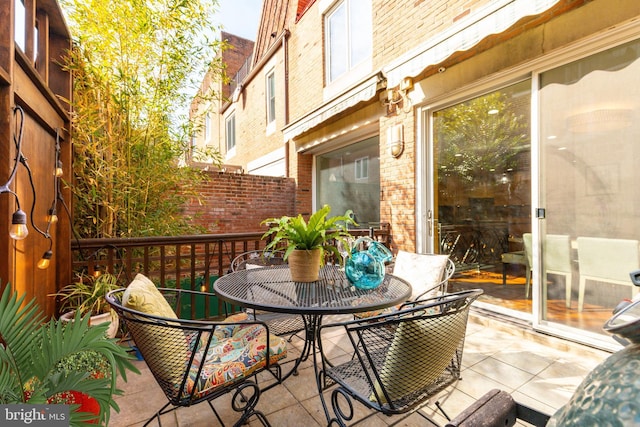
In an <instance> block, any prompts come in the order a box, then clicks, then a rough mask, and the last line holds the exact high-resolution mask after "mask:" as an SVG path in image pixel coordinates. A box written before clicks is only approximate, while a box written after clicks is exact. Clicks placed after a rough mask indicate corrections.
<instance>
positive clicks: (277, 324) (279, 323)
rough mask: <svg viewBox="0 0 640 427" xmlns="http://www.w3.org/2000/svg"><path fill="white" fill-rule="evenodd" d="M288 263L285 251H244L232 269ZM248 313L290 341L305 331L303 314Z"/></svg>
mask: <svg viewBox="0 0 640 427" xmlns="http://www.w3.org/2000/svg"><path fill="white" fill-rule="evenodd" d="M282 264H286V261H284V252H283V251H271V252H264V251H262V250H255V251H248V252H244V253H242V254H240V255H238V256H237V257H235V258H234V259H233V261H232V262H231V271H238V270H247V269H251V268H260V267H269V266H272V265H282ZM247 313H248V314H249V315H250V316H251V317H252V318H255V319H258V320H261V321H263V322H265V323H266V324H267V325H269V330H270V331H271V333H273V334H274V335H279V336H288V337H289V338H288V339H289V341H291V339H292V338H293V337H294V336H295V335H296V334H297V333H299V332H301V331H304V330H305V329H306V327H305V319H304V317H303V316H298V315H294V314H284V313H271V312H266V311H257V310H253V309H247Z"/></svg>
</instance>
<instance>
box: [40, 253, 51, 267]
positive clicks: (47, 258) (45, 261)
mask: <svg viewBox="0 0 640 427" xmlns="http://www.w3.org/2000/svg"><path fill="white" fill-rule="evenodd" d="M52 256H53V252H51V251H46V252H45V253H44V254H43V255H42V258H40V261H38V268H39V269H40V270H45V269H46V268H48V267H49V264H50V263H51V257H52Z"/></svg>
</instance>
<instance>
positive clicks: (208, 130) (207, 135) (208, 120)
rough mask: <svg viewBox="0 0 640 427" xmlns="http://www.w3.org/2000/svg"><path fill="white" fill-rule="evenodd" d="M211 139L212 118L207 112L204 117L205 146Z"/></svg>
mask: <svg viewBox="0 0 640 427" xmlns="http://www.w3.org/2000/svg"><path fill="white" fill-rule="evenodd" d="M209 138H211V116H210V115H209V112H207V113H206V114H205V116H204V142H205V144H206V143H207V142H209Z"/></svg>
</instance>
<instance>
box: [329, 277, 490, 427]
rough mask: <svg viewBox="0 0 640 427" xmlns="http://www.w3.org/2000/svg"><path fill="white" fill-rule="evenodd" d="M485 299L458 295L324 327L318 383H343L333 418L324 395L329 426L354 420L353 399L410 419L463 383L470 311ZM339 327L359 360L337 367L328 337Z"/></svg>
mask: <svg viewBox="0 0 640 427" xmlns="http://www.w3.org/2000/svg"><path fill="white" fill-rule="evenodd" d="M481 294H482V290H479V289H476V290H470V291H462V292H456V293H451V294H446V295H443V296H438V297H434V298H430V299H426V300H420V301H415V302H409V303H406V304H404V305H403V306H401V308H400V310H399V311H397V312H393V313H390V314H383V315H380V316H375V317H370V318H366V319H360V320H351V321H347V322H340V323H333V324H326V325H322V326H321V327H320V330H319V334H318V336H319V338H318V343H319V348H320V353H321V355H322V366H321V370H320V372H319V374H318V383H319V384H320V385H322V386H329V387H330V386H332V385H334V384H337V387H335V388H334V389H333V390H332V392H331V407H332V411H333V415H331V414H330V413H329V411H328V406H327V404H326V402H325V400H324V396H323V394H322V393H321V395H320V396H321V399H322V404H323V407H324V409H325V411H326V414H327V418H330V422H329V424H330V425H332V424H336V425H339V426H346V422H347V421H351V420H352V418H353V415H354V408H353V402H352V399H354V400H356V401H358V402H360V403H361V404H363V405H365V406H366V407H368V408H370V409H373V410H375V411H377V412H381V413H383V414H386V415H395V414H405V413H406V414H408V413H411V412H414V411H416V410H417V409H419V408H420V407H422V406H424V405H425V404H426V403H428V399H429V398H430V397H432V396H434V395H436V394H437V393H438V392H440V391H441V390H442V389H444V388H445V387H447V386H448V385H449V384H451V383H453V382H455V381H456V380H458V379H459V378H460V368H461V362H462V350H463V346H464V339H465V335H466V327H467V319H468V313H469V307H470V306H471V303H472V302H473V301H475V300H476V298H478V297H479V296H480V295H481ZM336 327H339V328H343V329H344V331H345V332H346V335H347V336H348V337H349V339H350V341H351V345H352V346H353V348H354V352H355V356H354V357H353V358H352V359H351V360H348V361H346V362H344V363H340V364H338V365H332V364H331V362H330V361H329V360H328V356H327V353H328V349H325V348H324V345H323V341H322V334H323V331H324V330H325V329H326V328H334V329H335V328H336ZM334 332H335V331H334ZM343 398H344V399H343ZM341 402H342V403H345V402H346V403H347V407H346V408H345V407H342V406H341ZM419 413H420V415H422V416H424V417H425V418H426V416H425V415H424V414H423V413H422V411H420V412H419ZM430 421H431V420H430Z"/></svg>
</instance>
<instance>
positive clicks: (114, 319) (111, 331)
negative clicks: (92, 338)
mask: <svg viewBox="0 0 640 427" xmlns="http://www.w3.org/2000/svg"><path fill="white" fill-rule="evenodd" d="M75 315H76V312H75V311H68V312H66V313H64V314H62V315H61V316H60V320H62V321H65V322H71V321H73V318H74V317H75ZM105 322H111V325H109V328H108V329H107V332H106V335H107V338H115V337H116V334H117V333H118V325H119V324H120V321H119V319H118V315H116V314H115V313H114V314H112V313H111V312H109V313H102V314H96V315H95V316H91V318H90V319H89V326H95V325H99V324H101V323H105Z"/></svg>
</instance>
